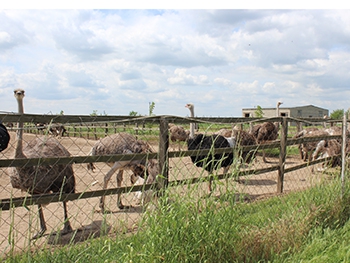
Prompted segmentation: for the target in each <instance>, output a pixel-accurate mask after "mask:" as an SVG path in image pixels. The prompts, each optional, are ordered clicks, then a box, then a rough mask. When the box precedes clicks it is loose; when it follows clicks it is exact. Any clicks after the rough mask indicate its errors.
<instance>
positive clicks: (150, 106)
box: [148, 101, 156, 116]
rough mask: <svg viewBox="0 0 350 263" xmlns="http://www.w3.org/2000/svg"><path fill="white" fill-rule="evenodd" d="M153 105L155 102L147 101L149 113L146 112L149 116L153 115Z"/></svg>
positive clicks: (154, 105)
mask: <svg viewBox="0 0 350 263" xmlns="http://www.w3.org/2000/svg"><path fill="white" fill-rule="evenodd" d="M155 107H156V104H155V103H154V102H153V101H152V102H150V103H149V114H148V115H149V116H152V115H154V114H153V111H154V108H155Z"/></svg>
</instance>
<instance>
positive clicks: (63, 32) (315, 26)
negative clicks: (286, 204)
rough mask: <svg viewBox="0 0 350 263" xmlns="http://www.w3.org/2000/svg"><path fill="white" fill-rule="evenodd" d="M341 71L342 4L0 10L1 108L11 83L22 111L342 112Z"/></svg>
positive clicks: (347, 28) (346, 34)
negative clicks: (310, 107) (335, 6)
mask: <svg viewBox="0 0 350 263" xmlns="http://www.w3.org/2000/svg"><path fill="white" fill-rule="evenodd" d="M28 3H31V1H28ZM28 3H27V4H28ZM44 7H45V6H44ZM349 72H350V9H333V8H326V9H309V8H308V9H259V8H257V9H247V8H242V9H232V8H231V9H230V8H229V9H217V8H215V9H196V8H165V9H158V8H157V9H156V8H147V9H146V8H143V7H142V8H138V9H135V8H108V9H103V7H102V8H101V9H98V8H97V9H96V8H90V7H89V5H88V6H87V8H84V9H83V8H59V9H37V8H35V7H34V8H33V7H27V6H24V8H23V6H22V9H16V8H7V9H2V10H0V96H1V98H2V100H1V104H0V112H1V113H4V112H5V113H6V112H16V111H17V104H16V101H15V99H14V97H13V90H14V89H17V88H21V89H24V90H25V94H26V97H25V99H24V104H25V105H24V109H25V112H26V113H30V114H59V113H61V112H62V111H63V113H64V114H65V115H89V114H92V113H97V114H101V115H129V113H130V112H137V113H138V114H141V115H147V114H148V113H149V106H150V103H151V102H154V105H155V108H154V110H153V113H154V114H155V115H176V116H188V115H189V111H188V109H187V108H185V104H186V103H193V104H194V105H195V115H196V116H198V117H203V116H206V117H215V116H220V117H241V116H242V108H254V107H257V106H261V107H263V108H265V107H266V108H269V107H275V106H276V103H277V102H278V101H282V102H283V104H282V105H281V108H283V107H297V106H304V105H314V106H317V107H322V108H325V109H328V110H329V112H330V113H332V111H334V110H337V109H345V110H347V109H348V108H349V107H350V106H349V98H350V74H349Z"/></svg>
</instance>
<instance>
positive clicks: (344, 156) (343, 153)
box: [341, 111, 347, 196]
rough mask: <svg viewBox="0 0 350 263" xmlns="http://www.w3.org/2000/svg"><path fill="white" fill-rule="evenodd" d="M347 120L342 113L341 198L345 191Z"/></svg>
mask: <svg viewBox="0 0 350 263" xmlns="http://www.w3.org/2000/svg"><path fill="white" fill-rule="evenodd" d="M346 126H347V119H346V112H345V111H344V116H343V125H342V131H343V133H342V149H341V184H342V187H341V189H342V193H341V194H342V196H343V195H344V190H345V167H346V165H345V163H346V131H347V127H346Z"/></svg>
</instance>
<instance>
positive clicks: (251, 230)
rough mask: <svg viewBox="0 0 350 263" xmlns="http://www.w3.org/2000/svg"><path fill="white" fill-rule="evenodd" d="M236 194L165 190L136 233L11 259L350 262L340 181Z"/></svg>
mask: <svg viewBox="0 0 350 263" xmlns="http://www.w3.org/2000/svg"><path fill="white" fill-rule="evenodd" d="M347 189H349V185H347ZM237 200H239V199H237V197H236V195H235V194H234V191H232V192H231V194H226V195H225V198H215V197H209V198H204V199H203V198H199V199H197V200H195V199H193V197H192V196H191V195H190V193H189V195H188V196H187V197H186V196H185V197H184V196H179V195H176V194H174V193H170V192H169V193H165V195H164V196H163V197H162V198H161V199H160V200H159V205H158V209H156V210H153V211H148V212H146V213H145V217H144V220H143V221H142V222H141V223H140V230H139V231H138V232H137V233H135V234H133V235H130V236H120V235H119V236H116V237H115V238H111V237H103V238H100V239H95V240H93V239H91V240H88V241H85V242H84V243H80V244H75V245H70V246H66V247H62V248H54V249H52V248H51V249H50V248H49V249H45V250H42V251H35V252H29V251H28V252H27V253H24V254H22V255H17V256H14V257H11V258H7V259H6V260H5V262H301V261H303V262H307V260H309V261H308V262H341V260H340V259H348V260H349V256H350V252H348V251H350V242H348V241H347V240H350V239H349V237H350V234H349V229H350V223H349V222H348V219H349V216H350V209H349V208H350V207H349V206H350V193H349V191H347V192H345V193H344V194H343V196H342V195H341V187H340V182H339V179H334V180H333V181H326V182H324V183H323V184H321V185H319V186H316V187H314V188H312V189H309V190H306V191H304V192H298V193H292V194H288V195H284V196H279V197H274V198H270V199H266V200H262V201H256V202H252V203H243V202H237ZM333 255H335V257H333ZM304 260H305V261H304Z"/></svg>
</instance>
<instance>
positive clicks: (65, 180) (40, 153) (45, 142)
mask: <svg viewBox="0 0 350 263" xmlns="http://www.w3.org/2000/svg"><path fill="white" fill-rule="evenodd" d="M14 96H15V98H16V99H17V103H18V113H20V114H23V112H24V108H23V98H24V90H22V89H16V90H14ZM59 156H62V157H68V156H70V153H69V152H68V150H67V149H66V148H64V147H63V146H62V145H61V144H60V143H59V142H58V141H57V140H56V139H54V138H46V137H42V138H39V137H38V138H36V139H34V140H32V141H30V142H29V143H27V144H26V145H23V123H22V122H21V121H19V122H18V132H17V145H16V150H15V157H14V158H15V159H24V158H43V157H59ZM10 179H11V184H12V187H14V188H18V189H21V190H23V191H26V192H28V193H29V194H46V193H74V192H75V178H74V173H73V167H72V165H71V164H55V165H40V166H26V167H11V168H10ZM63 209H64V228H63V230H62V231H61V234H66V233H68V232H71V231H72V227H71V225H70V222H69V219H68V214H67V204H66V202H65V201H64V202H63ZM38 210H39V220H40V228H41V229H40V231H39V232H38V233H37V234H36V235H35V236H34V237H33V239H36V238H39V237H41V236H43V234H44V233H45V231H46V223H45V219H44V214H43V210H42V206H41V205H40V204H39V205H38Z"/></svg>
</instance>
